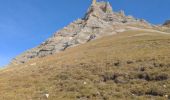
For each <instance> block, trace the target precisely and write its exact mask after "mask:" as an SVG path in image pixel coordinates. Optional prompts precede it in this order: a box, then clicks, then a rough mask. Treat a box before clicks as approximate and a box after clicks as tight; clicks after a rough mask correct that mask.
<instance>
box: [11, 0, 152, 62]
mask: <svg viewBox="0 0 170 100" xmlns="http://www.w3.org/2000/svg"><path fill="white" fill-rule="evenodd" d="M132 24H134V25H139V26H142V27H143V26H145V27H146V26H147V27H150V26H151V25H150V24H149V23H147V22H146V21H144V20H139V19H136V18H134V17H132V16H125V14H124V12H123V11H120V12H118V13H117V12H113V10H112V7H111V5H110V4H109V2H103V1H102V2H95V0H94V1H93V4H92V5H91V6H90V7H89V9H88V11H87V13H86V14H85V16H84V17H83V18H82V19H78V20H76V21H74V22H73V23H71V24H69V25H68V26H67V27H64V28H63V29H61V30H59V31H57V32H56V33H54V36H53V37H50V38H49V39H47V40H46V41H45V42H43V43H42V44H41V45H39V46H38V47H35V48H33V49H31V50H28V51H26V52H24V53H23V54H21V55H19V56H17V57H16V58H14V59H13V60H12V62H11V64H20V63H25V62H27V61H29V60H30V59H33V58H37V57H44V56H47V55H52V54H54V53H58V52H60V51H63V50H65V49H67V48H69V47H73V46H77V45H79V44H83V43H86V42H89V41H91V40H94V39H97V38H100V37H102V36H106V35H113V34H117V33H119V32H123V31H126V30H129V28H128V27H127V26H129V25H132ZM134 25H133V26H134Z"/></svg>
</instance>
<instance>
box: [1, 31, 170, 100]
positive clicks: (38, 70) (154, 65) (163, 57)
mask: <svg viewBox="0 0 170 100" xmlns="http://www.w3.org/2000/svg"><path fill="white" fill-rule="evenodd" d="M46 93H48V94H49V98H48V99H47V98H46V97H45V94H46ZM167 96H168V97H167ZM168 98H169V99H170V35H166V34H160V33H156V32H147V31H128V32H123V33H120V34H117V35H114V36H107V37H103V38H101V39H97V40H95V41H91V42H89V43H86V44H83V45H80V46H77V47H74V48H69V49H67V50H66V51H64V52H60V53H58V54H56V55H53V56H48V57H44V58H41V59H39V58H37V59H34V60H32V61H30V62H28V63H26V64H23V65H18V66H10V67H8V68H5V69H1V70H0V100H151V99H153V100H168Z"/></svg>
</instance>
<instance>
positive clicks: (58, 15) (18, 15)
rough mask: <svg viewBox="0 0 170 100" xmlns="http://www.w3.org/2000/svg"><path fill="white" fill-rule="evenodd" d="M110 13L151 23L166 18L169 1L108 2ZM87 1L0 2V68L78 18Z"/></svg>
mask: <svg viewBox="0 0 170 100" xmlns="http://www.w3.org/2000/svg"><path fill="white" fill-rule="evenodd" d="M108 1H109V2H110V3H111V5H112V7H113V10H114V11H119V10H124V11H125V13H126V14H127V15H133V16H135V17H137V18H143V19H146V20H147V21H149V22H150V23H153V24H161V23H163V22H164V21H165V20H167V19H170V13H169V9H170V6H169V5H170V0H108ZM90 3H91V0H0V66H2V65H5V64H7V63H8V62H9V61H10V60H11V59H12V58H13V57H15V56H16V55H18V54H20V53H22V52H24V51H25V50H27V49H30V48H33V47H35V46H37V45H39V44H40V43H41V42H43V41H44V40H46V39H47V38H48V37H50V36H52V35H53V33H54V32H55V31H57V30H58V29H61V28H62V27H64V26H66V25H68V24H69V23H70V22H72V21H74V20H76V19H77V18H81V17H82V16H83V15H84V14H85V12H86V11H87V8H88V7H89V5H90Z"/></svg>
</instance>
